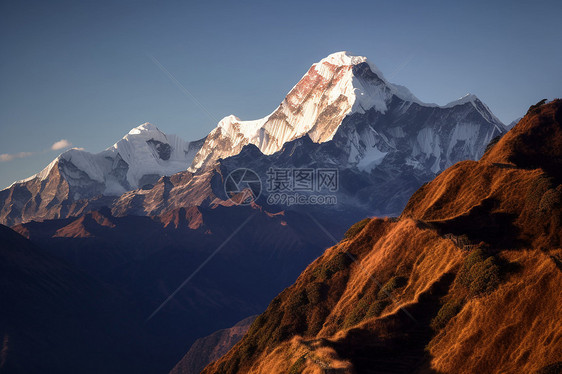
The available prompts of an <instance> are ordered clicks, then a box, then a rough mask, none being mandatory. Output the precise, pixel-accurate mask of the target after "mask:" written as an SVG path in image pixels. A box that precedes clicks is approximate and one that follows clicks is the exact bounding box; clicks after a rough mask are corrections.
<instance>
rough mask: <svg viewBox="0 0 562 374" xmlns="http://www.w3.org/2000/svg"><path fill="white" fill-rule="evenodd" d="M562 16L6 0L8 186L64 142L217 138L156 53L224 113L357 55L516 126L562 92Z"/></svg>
mask: <svg viewBox="0 0 562 374" xmlns="http://www.w3.org/2000/svg"><path fill="white" fill-rule="evenodd" d="M561 19H562V2H561V1H559V0H558V1H528V2H522V1H496V2H493V4H490V3H489V2H487V1H463V2H462V4H455V2H452V1H412V2H409V1H400V2H397V1H384V2H381V1H372V0H369V1H317V2H312V1H310V2H303V1H275V2H270V1H224V2H218V1H204V2H203V1H192V2H188V1H142V0H126V1H100V0H98V1H76V0H73V1H56V0H55V1H37V2H30V1H25V0H23V1H5V0H4V1H2V2H0V30H1V31H0V48H1V49H0V51H1V55H0V126H1V127H0V131H1V136H0V154H10V155H13V156H14V157H13V159H12V160H11V161H3V162H0V187H4V186H7V185H9V184H10V183H11V182H12V181H14V180H16V179H21V178H24V177H27V176H29V175H31V174H33V173H35V172H38V171H39V170H40V169H41V168H43V167H44V166H45V165H47V164H48V163H49V161H51V160H52V159H53V158H54V157H56V156H57V154H58V153H59V152H60V151H54V150H50V148H51V146H52V144H53V143H54V142H56V141H58V140H60V139H67V140H68V141H69V142H71V143H72V144H73V145H74V146H77V147H83V148H85V149H86V150H88V151H92V152H98V151H100V150H102V149H104V148H106V147H108V146H110V145H111V144H113V143H114V142H115V141H117V140H118V139H120V138H121V137H122V136H123V135H124V134H125V133H127V132H128V131H129V130H130V129H131V128H132V127H135V126H137V125H139V124H141V123H143V122H152V123H154V124H156V125H157V126H159V127H160V128H161V129H162V130H163V131H164V132H168V133H175V134H178V135H180V136H181V137H183V138H185V139H197V138H201V137H203V136H204V135H206V134H207V133H208V132H209V131H210V130H211V129H212V128H213V127H214V126H215V125H216V123H214V121H213V120H212V119H211V118H210V117H209V116H208V115H207V114H206V113H205V112H204V111H203V110H202V109H201V108H200V107H199V106H198V105H197V104H196V103H195V102H194V101H193V100H192V99H191V98H189V97H188V96H187V95H185V94H184V93H182V92H181V91H180V89H178V87H176V86H175V85H174V83H173V82H172V81H171V80H170V79H169V78H168V77H167V76H166V75H165V74H164V73H163V72H162V71H161V70H159V68H158V67H157V66H156V65H155V64H154V62H153V61H152V60H151V59H150V57H149V56H154V57H156V58H157V59H158V60H159V61H160V62H161V63H162V64H163V65H164V66H165V67H166V68H167V69H168V70H169V71H170V72H171V73H172V74H173V75H174V76H175V77H176V78H177V79H178V80H179V81H180V82H181V83H182V84H183V85H184V86H185V87H186V88H187V89H188V90H189V91H190V92H192V93H193V94H194V95H195V96H196V97H197V99H198V100H199V101H200V102H201V103H202V104H203V105H204V106H205V107H206V108H207V109H208V110H209V111H210V112H211V113H212V116H213V117H215V118H218V119H220V118H222V117H223V116H226V115H229V114H235V115H237V116H238V117H240V118H242V119H256V118H259V117H262V116H264V115H266V114H268V113H270V112H271V111H272V110H273V109H275V107H276V106H277V105H278V104H279V103H280V102H281V100H282V99H283V97H284V96H285V94H286V93H287V92H288V91H289V90H290V88H291V87H292V86H293V85H294V84H295V83H296V82H297V81H298V80H299V78H300V77H301V76H302V75H303V74H304V73H305V72H306V70H307V69H308V68H309V67H310V65H311V64H312V63H314V62H316V61H318V60H320V59H322V58H323V57H325V56H326V55H328V54H330V53H332V52H336V51H341V50H347V51H350V52H351V53H353V54H357V55H363V56H367V57H368V58H369V59H370V60H371V61H372V62H374V63H375V64H376V65H377V66H378V67H379V68H380V69H381V70H382V71H383V73H384V74H385V75H386V76H387V78H391V80H392V81H393V82H395V83H399V84H402V85H405V86H407V87H409V88H410V90H411V91H412V92H413V93H414V94H415V95H417V96H418V97H419V98H420V99H421V100H423V101H427V102H435V103H438V104H445V103H447V102H449V101H451V100H454V99H456V98H458V97H460V96H462V95H464V94H465V93H468V92H470V93H474V94H476V95H477V96H478V97H480V99H481V100H482V101H484V102H485V103H487V104H488V105H489V107H490V108H491V109H492V111H493V112H494V113H495V114H496V115H497V116H498V117H499V118H500V119H501V120H502V121H504V122H505V123H509V122H511V121H512V120H513V119H515V118H517V117H519V116H521V115H522V114H523V113H524V112H525V111H526V109H527V108H528V106H529V105H531V104H534V103H535V102H537V101H538V100H540V99H542V98H553V97H560V96H562V69H560V66H561V64H562V48H561V46H562V26H561ZM20 152H29V153H31V154H28V153H23V154H20ZM18 154H19V155H18ZM16 156H20V157H16ZM7 158H8V159H9V158H11V157H7ZM4 159H6V157H4Z"/></svg>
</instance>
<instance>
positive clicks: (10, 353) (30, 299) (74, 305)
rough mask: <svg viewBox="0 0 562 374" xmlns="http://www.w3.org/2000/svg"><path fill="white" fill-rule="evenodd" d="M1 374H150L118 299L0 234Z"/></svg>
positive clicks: (128, 313)
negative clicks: (129, 373)
mask: <svg viewBox="0 0 562 374" xmlns="http://www.w3.org/2000/svg"><path fill="white" fill-rule="evenodd" d="M0 305H1V308H0V336H1V339H2V350H1V353H0V372H2V373H77V372H80V373H100V372H104V373H123V372H150V367H147V366H144V361H145V360H144V358H143V357H144V356H145V355H146V354H147V353H148V350H147V349H145V348H143V345H144V344H145V343H143V342H144V341H145V338H144V337H143V336H142V335H141V334H139V333H138V331H139V329H138V326H139V325H140V323H141V320H140V319H139V318H137V317H138V316H137V314H136V313H135V311H134V310H133V309H131V308H130V307H128V305H127V304H126V303H125V302H123V300H122V298H121V296H120V295H119V294H117V293H115V292H112V291H111V290H109V289H107V288H106V287H104V286H102V285H101V284H98V283H97V282H95V281H93V280H92V279H90V278H89V277H87V276H85V275H83V274H81V273H80V272H78V271H76V270H73V269H72V268H70V267H69V266H68V265H66V264H65V263H63V262H61V261H60V260H58V259H56V258H54V257H52V256H50V255H48V254H46V253H45V252H44V251H42V250H40V249H38V248H37V247H36V246H35V245H33V244H32V243H31V242H29V241H28V240H27V239H25V238H24V237H22V236H21V235H19V234H17V233H16V232H14V231H12V230H11V229H9V228H7V227H5V226H0Z"/></svg>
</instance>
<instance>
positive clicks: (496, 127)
mask: <svg viewBox="0 0 562 374" xmlns="http://www.w3.org/2000/svg"><path fill="white" fill-rule="evenodd" d="M504 133H505V127H504V126H503V124H501V122H500V121H499V120H497V118H495V116H494V115H493V114H492V113H491V112H490V110H489V109H488V108H487V107H486V106H485V105H484V104H483V103H482V102H481V101H480V100H479V99H478V98H476V97H475V96H473V95H467V96H465V97H463V98H461V99H459V100H457V101H454V102H452V103H450V104H448V105H445V106H442V107H440V106H437V105H434V104H426V103H422V102H421V101H419V100H418V99H417V98H415V97H414V96H413V95H412V94H411V93H410V92H409V91H407V89H405V88H403V87H399V86H395V85H392V84H391V83H389V82H387V81H386V80H385V79H384V77H383V76H382V74H381V73H380V71H379V70H378V69H377V68H376V67H375V66H374V65H373V64H371V63H369V62H368V61H367V60H366V59H365V58H364V57H357V58H352V57H350V56H347V55H346V54H344V53H339V54H334V55H331V56H330V57H328V58H327V59H324V60H322V61H321V62H319V63H318V64H314V65H313V66H312V67H311V68H310V70H309V71H308V73H307V74H306V75H305V76H304V77H303V78H302V79H301V81H299V83H298V84H297V85H296V86H295V87H294V88H293V89H292V90H291V92H290V93H289V94H288V95H287V98H286V99H285V100H284V101H283V102H282V103H281V105H280V106H279V107H278V108H277V109H276V110H275V111H274V112H273V113H272V114H271V115H269V116H267V117H265V118H263V119H260V120H257V121H249V122H244V121H239V120H238V119H236V118H235V117H233V116H231V117H226V118H225V119H223V120H222V121H221V123H220V124H219V126H218V127H217V128H216V129H215V130H213V131H212V132H211V133H210V134H209V136H208V137H207V138H206V140H205V143H204V144H203V146H202V147H201V149H200V151H199V152H198V154H197V155H196V156H195V159H194V161H193V164H192V165H191V168H190V171H193V172H194V175H191V174H190V173H189V172H187V173H183V174H181V175H182V176H181V177H176V178H174V180H173V181H172V179H169V180H168V179H164V180H161V181H160V182H159V183H158V184H157V185H156V186H155V189H154V190H147V191H132V192H130V193H127V194H125V195H123V196H122V197H121V198H119V199H118V200H116V202H115V203H114V205H113V211H114V213H115V214H127V213H134V214H160V213H162V212H163V211H165V210H166V209H175V208H178V207H181V206H185V205H186V204H187V205H189V204H193V205H200V204H209V203H212V202H215V203H216V202H217V200H225V199H226V196H225V195H224V191H223V187H222V180H223V179H224V178H225V177H226V175H228V174H229V172H231V171H233V170H235V169H237V168H250V169H252V170H254V171H256V172H257V173H258V174H259V175H260V176H261V178H262V182H263V183H264V184H265V180H266V173H267V170H268V169H269V168H270V167H275V168H337V169H338V170H339V172H340V176H341V178H340V179H341V186H340V189H339V191H338V193H337V195H338V196H337V197H338V204H337V206H335V207H333V206H332V207H328V206H324V207H322V209H321V210H326V209H328V210H330V209H332V210H333V209H335V210H337V211H340V212H343V211H345V212H348V214H349V215H351V216H353V217H360V216H364V215H379V216H382V215H395V214H399V212H400V211H401V210H402V209H403V208H404V206H405V204H406V202H407V201H408V198H409V197H410V196H411V194H412V193H413V192H414V191H415V190H416V189H417V188H418V187H420V186H421V185H422V184H423V183H425V182H427V181H429V180H431V179H432V178H434V177H435V175H437V174H438V173H439V172H441V171H442V170H444V169H445V168H447V167H449V166H451V165H452V164H454V163H455V162H458V161H462V160H466V159H472V160H476V159H478V158H480V157H481V156H482V154H483V153H484V150H485V148H486V146H487V145H488V143H489V142H490V141H491V140H492V139H494V138H496V137H498V136H501V135H503V134H504ZM170 182H171V183H170ZM166 183H167V184H168V185H169V193H167V194H163V193H162V191H163V190H165V187H164V184H166ZM266 200H267V194H264V195H263V196H262V201H260V202H259V203H260V204H262V205H265V204H266ZM293 209H297V210H298V209H299V207H298V206H297V207H294V208H293ZM306 209H310V206H307V208H306ZM346 223H349V222H347V221H346Z"/></svg>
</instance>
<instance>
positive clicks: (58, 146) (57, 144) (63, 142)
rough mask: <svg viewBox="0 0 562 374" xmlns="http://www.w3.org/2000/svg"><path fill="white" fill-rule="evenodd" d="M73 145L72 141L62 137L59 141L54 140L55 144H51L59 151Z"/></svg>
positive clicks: (54, 149) (53, 148)
mask: <svg viewBox="0 0 562 374" xmlns="http://www.w3.org/2000/svg"><path fill="white" fill-rule="evenodd" d="M71 145H72V143H71V142H69V141H68V140H66V139H61V140H59V141H58V142H54V143H53V145H52V146H51V149H52V150H53V151H58V150H59V149H64V148H68V147H70V146H71Z"/></svg>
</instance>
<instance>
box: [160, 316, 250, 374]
mask: <svg viewBox="0 0 562 374" xmlns="http://www.w3.org/2000/svg"><path fill="white" fill-rule="evenodd" d="M256 317H257V316H251V317H248V318H245V319H243V320H242V321H240V322H238V323H237V324H236V325H234V326H232V327H230V328H228V329H223V330H219V331H216V332H214V333H212V334H211V335H209V336H205V337H204V338H199V339H197V340H196V341H195V343H193V345H192V346H191V348H190V349H189V351H188V352H187V353H186V354H185V356H183V358H182V359H181V361H180V362H178V364H177V365H176V366H175V367H174V368H173V369H172V371H170V374H199V373H200V372H201V370H203V369H204V368H205V366H207V365H208V364H210V363H211V362H213V361H216V360H218V359H219V358H221V357H222V356H223V355H224V354H225V353H226V352H228V351H229V350H230V348H232V347H233V346H234V344H236V343H238V342H239V341H240V339H242V337H243V336H244V335H245V334H246V332H248V329H249V328H250V325H251V324H252V322H254V320H255V319H256Z"/></svg>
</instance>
